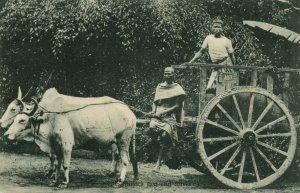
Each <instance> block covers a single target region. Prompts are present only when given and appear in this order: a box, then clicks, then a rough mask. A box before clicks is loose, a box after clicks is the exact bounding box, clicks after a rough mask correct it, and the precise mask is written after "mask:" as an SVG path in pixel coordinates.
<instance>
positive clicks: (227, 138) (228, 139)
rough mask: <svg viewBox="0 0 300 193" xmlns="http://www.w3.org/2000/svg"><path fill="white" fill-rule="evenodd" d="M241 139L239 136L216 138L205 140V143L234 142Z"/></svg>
mask: <svg viewBox="0 0 300 193" xmlns="http://www.w3.org/2000/svg"><path fill="white" fill-rule="evenodd" d="M237 139H239V137H238V136H232V137H231V136H230V137H215V138H206V139H203V142H214V141H232V140H237Z"/></svg>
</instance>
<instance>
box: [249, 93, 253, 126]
mask: <svg viewBox="0 0 300 193" xmlns="http://www.w3.org/2000/svg"><path fill="white" fill-rule="evenodd" d="M253 104H254V94H252V95H251V99H250V104H249V112H248V127H249V128H250V127H251V121H252V113H253Z"/></svg>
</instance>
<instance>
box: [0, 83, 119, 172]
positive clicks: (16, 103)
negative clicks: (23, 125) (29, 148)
mask: <svg viewBox="0 0 300 193" xmlns="http://www.w3.org/2000/svg"><path fill="white" fill-rule="evenodd" d="M52 92H55V91H53V89H49V90H48V91H46V92H45V94H44V99H45V100H47V99H48V98H49V99H51V97H48V95H49V94H50V95H52V94H53V93H52ZM26 95H27V94H26ZM62 96H63V95H62ZM25 97H26V96H25ZM98 99H99V103H101V102H102V99H101V98H98ZM25 100H26V99H25ZM52 101H53V100H52ZM53 102H55V101H53ZM36 110H37V101H36V100H34V99H33V98H30V100H29V101H28V99H27V101H26V102H25V101H24V97H22V91H21V88H20V87H19V88H18V96H17V98H16V99H14V100H13V101H12V102H11V103H10V104H9V105H8V107H7V109H6V111H5V112H4V114H3V116H2V117H1V119H0V125H1V128H4V129H8V127H9V126H10V125H11V124H12V123H13V121H14V118H15V117H16V116H17V115H18V114H20V113H26V114H29V115H33V114H34V113H35V111H36ZM25 139H27V141H30V140H31V139H30V138H25ZM97 147H98V145H97ZM80 148H85V149H88V150H91V147H90V143H88V144H87V146H83V147H79V149H80ZM92 149H93V150H95V149H97V150H98V148H95V147H94V148H92ZM110 151H111V156H112V163H111V168H110V174H116V173H117V169H118V168H117V164H118V163H117V162H116V158H117V157H118V156H117V155H118V150H117V147H116V144H115V143H114V142H113V143H112V144H111V150H110ZM49 158H50V167H49V169H47V170H46V173H45V176H47V177H53V176H54V172H55V167H56V166H55V165H56V163H55V161H56V157H55V154H51V153H49Z"/></svg>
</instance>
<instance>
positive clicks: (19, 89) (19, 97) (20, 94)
mask: <svg viewBox="0 0 300 193" xmlns="http://www.w3.org/2000/svg"><path fill="white" fill-rule="evenodd" d="M18 99H19V100H22V91H21V87H20V86H19V87H18Z"/></svg>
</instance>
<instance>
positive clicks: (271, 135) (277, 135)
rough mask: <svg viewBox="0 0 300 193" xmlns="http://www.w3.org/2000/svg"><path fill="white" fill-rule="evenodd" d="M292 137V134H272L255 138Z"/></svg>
mask: <svg viewBox="0 0 300 193" xmlns="http://www.w3.org/2000/svg"><path fill="white" fill-rule="evenodd" d="M289 136H292V133H274V134H266V135H257V138H266V137H289Z"/></svg>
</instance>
